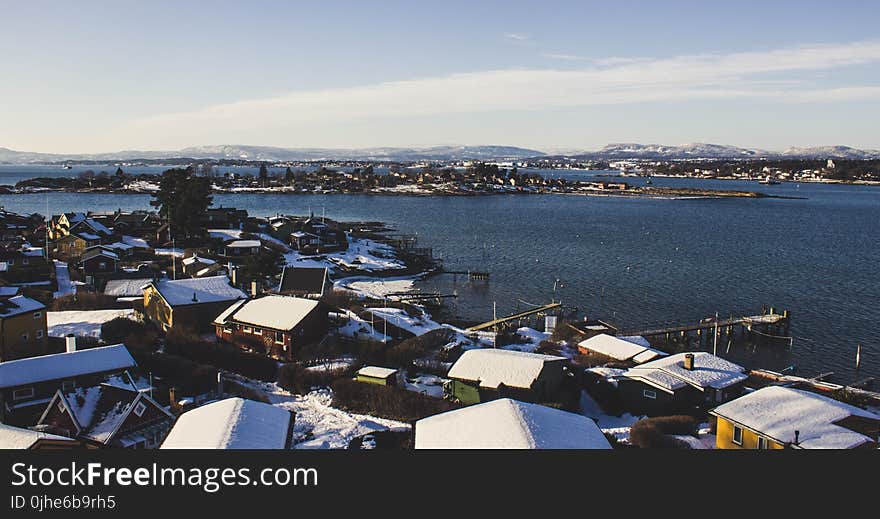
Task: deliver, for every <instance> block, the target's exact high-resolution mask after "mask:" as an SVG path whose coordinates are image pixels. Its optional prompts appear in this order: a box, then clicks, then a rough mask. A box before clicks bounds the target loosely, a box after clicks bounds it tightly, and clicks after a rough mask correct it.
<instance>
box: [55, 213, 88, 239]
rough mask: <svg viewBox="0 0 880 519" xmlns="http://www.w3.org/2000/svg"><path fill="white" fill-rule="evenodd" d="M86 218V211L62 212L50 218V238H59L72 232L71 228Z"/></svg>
mask: <svg viewBox="0 0 880 519" xmlns="http://www.w3.org/2000/svg"><path fill="white" fill-rule="evenodd" d="M85 219H86V215H85V213H62V214H56V215H52V218H51V219H50V220H49V229H48V233H49V239H50V240H57V239H59V238H61V237H63V236H67V235H68V234H70V228H71V227H72V226H74V225H76V224H78V223H79V222H81V221H83V220H85Z"/></svg>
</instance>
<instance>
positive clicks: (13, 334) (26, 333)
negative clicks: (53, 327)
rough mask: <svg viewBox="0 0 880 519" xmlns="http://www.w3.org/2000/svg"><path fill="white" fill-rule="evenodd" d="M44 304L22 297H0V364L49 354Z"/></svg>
mask: <svg viewBox="0 0 880 519" xmlns="http://www.w3.org/2000/svg"><path fill="white" fill-rule="evenodd" d="M48 337H49V335H48V328H47V324H46V305H44V304H43V303H41V302H39V301H37V300H36V299H31V298H29V297H25V296H13V297H8V298H0V362H6V361H9V360H16V359H22V358H26V357H35V356H37V355H44V354H46V353H48V351H49V338H48Z"/></svg>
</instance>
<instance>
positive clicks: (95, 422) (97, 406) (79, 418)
mask: <svg viewBox="0 0 880 519" xmlns="http://www.w3.org/2000/svg"><path fill="white" fill-rule="evenodd" d="M173 422H174V415H173V414H171V413H170V412H168V411H167V410H165V409H164V408H163V407H162V406H161V405H159V404H158V403H157V402H156V401H155V400H153V399H152V398H150V397H149V395H147V394H146V393H144V392H140V391H137V390H136V389H133V388H127V387H120V386H115V385H111V384H98V385H94V386H89V387H77V388H75V389H69V390H60V389H59V390H58V391H56V392H55V395H54V396H53V397H52V399H51V400H50V401H49V405H48V406H46V410H45V411H44V412H43V415H42V416H41V417H40V421H39V422H38V423H37V426H38V427H40V429H41V430H43V431H46V432H49V433H54V434H59V435H62V436H66V437H69V438H76V439H78V440H81V441H82V442H84V443H86V444H88V445H91V446H95V447H118V448H134V449H154V448H157V447H158V446H159V444H160V443H161V442H162V440H163V439H164V438H165V435H166V434H167V433H168V430H169V429H170V428H171V424H172V423H173Z"/></svg>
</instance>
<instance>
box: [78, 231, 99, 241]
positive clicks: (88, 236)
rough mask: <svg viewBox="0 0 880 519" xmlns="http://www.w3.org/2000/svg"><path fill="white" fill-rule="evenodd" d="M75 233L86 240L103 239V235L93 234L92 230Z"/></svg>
mask: <svg viewBox="0 0 880 519" xmlns="http://www.w3.org/2000/svg"><path fill="white" fill-rule="evenodd" d="M74 234H76V235H77V236H79V237H80V238H83V239H85V240H100V239H101V237H100V236H98V235H97V234H92V233H90V232H78V233H74Z"/></svg>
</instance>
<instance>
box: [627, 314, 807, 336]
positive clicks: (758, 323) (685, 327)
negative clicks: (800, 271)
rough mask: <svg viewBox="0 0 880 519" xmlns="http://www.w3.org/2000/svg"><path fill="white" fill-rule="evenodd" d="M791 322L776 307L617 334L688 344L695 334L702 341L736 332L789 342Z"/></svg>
mask: <svg viewBox="0 0 880 519" xmlns="http://www.w3.org/2000/svg"><path fill="white" fill-rule="evenodd" d="M790 323H791V313H790V312H789V311H788V310H783V311H782V313H777V312H776V309H775V308H773V307H770V308H769V311H768V309H767V308H766V307H765V308H763V309H762V310H761V313H760V314H758V315H746V316H739V317H722V318H718V319H716V318H714V317H709V318H706V319H702V320H700V321H698V322H692V323H674V324H666V325H661V326H655V327H650V328H642V329H630V330H621V331H619V332H618V335H622V336H634V335H641V336H642V337H658V336H665V337H666V342H667V343H668V342H669V341H670V340H672V339H673V338H676V339H682V340H684V341H689V340H690V339H691V335H692V334H696V336H697V337H696V338H697V340H698V341H700V342H702V340H703V339H704V337H708V336H711V335H712V334H713V333H714V334H717V335H718V336H719V337H720V336H722V335H725V336H727V337H732V335H733V334H734V333H736V331H737V330H739V331H740V332H741V333H743V334H754V335H758V336H763V337H767V338H774V339H787V340H789V341H790V339H791V337H790V336H789V326H790Z"/></svg>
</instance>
